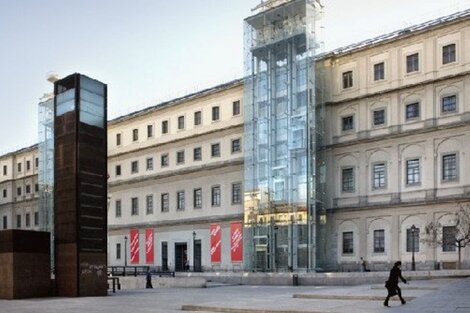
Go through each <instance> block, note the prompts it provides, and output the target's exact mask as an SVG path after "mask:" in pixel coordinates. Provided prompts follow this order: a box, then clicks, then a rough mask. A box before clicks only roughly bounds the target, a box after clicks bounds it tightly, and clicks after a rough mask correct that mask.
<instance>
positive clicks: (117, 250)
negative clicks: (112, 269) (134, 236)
mask: <svg viewBox="0 0 470 313" xmlns="http://www.w3.org/2000/svg"><path fill="white" fill-rule="evenodd" d="M120 259H121V244H120V243H117V244H116V260H120Z"/></svg>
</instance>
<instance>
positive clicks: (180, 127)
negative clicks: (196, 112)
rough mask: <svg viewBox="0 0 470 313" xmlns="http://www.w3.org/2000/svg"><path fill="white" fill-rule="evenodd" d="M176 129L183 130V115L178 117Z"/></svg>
mask: <svg viewBox="0 0 470 313" xmlns="http://www.w3.org/2000/svg"><path fill="white" fill-rule="evenodd" d="M178 129H180V130H181V129H184V115H181V116H178Z"/></svg>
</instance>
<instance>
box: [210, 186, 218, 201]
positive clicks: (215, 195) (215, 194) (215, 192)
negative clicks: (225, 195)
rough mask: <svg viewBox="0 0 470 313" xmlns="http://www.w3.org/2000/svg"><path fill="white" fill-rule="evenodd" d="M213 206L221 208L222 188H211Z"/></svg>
mask: <svg viewBox="0 0 470 313" xmlns="http://www.w3.org/2000/svg"><path fill="white" fill-rule="evenodd" d="M211 205H212V206H220V186H214V187H212V188H211Z"/></svg>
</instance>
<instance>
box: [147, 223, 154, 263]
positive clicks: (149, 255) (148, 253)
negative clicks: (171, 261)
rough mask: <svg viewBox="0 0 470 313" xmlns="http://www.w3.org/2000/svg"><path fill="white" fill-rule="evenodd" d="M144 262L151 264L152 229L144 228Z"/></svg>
mask: <svg viewBox="0 0 470 313" xmlns="http://www.w3.org/2000/svg"><path fill="white" fill-rule="evenodd" d="M145 262H146V263H147V264H153V229H150V228H149V229H146V230H145Z"/></svg>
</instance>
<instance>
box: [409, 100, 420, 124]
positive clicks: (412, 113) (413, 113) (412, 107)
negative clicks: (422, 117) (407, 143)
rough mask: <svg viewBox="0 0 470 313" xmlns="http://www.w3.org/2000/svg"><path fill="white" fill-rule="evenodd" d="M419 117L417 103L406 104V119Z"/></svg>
mask: <svg viewBox="0 0 470 313" xmlns="http://www.w3.org/2000/svg"><path fill="white" fill-rule="evenodd" d="M413 118H419V103H418V102H416V103H410V104H407V105H406V119H407V120H409V119H413Z"/></svg>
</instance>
